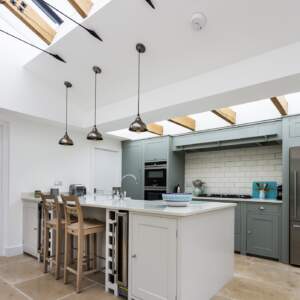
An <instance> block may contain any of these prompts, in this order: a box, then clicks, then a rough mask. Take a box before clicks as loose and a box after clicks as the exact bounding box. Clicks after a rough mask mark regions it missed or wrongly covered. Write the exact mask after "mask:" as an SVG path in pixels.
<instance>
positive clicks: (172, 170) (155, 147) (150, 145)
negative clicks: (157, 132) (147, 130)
mask: <svg viewBox="0 0 300 300" xmlns="http://www.w3.org/2000/svg"><path fill="white" fill-rule="evenodd" d="M172 141H173V138H172V137H170V136H164V137H155V138H151V139H146V140H139V141H124V142H123V143H122V176H124V175H126V174H133V175H135V176H136V177H137V178H138V184H136V183H135V182H134V180H133V179H132V178H130V177H128V178H126V179H124V180H123V182H122V188H123V190H125V191H126V192H127V195H128V196H129V197H131V198H133V199H144V177H145V175H144V165H145V162H155V161H166V162H167V192H172V191H173V189H174V187H175V186H176V185H177V184H179V185H180V186H181V188H182V191H184V159H185V154H184V153H183V152H182V153H177V152H173V151H172V149H171V148H172Z"/></svg>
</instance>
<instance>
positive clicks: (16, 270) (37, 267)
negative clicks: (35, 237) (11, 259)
mask: <svg viewBox="0 0 300 300" xmlns="http://www.w3.org/2000/svg"><path fill="white" fill-rule="evenodd" d="M41 275H43V272H42V265H41V264H39V263H38V262H37V261H36V260H25V261H20V262H16V263H8V264H3V265H0V278H1V279H3V280H4V281H6V282H8V283H11V284H14V283H18V282H21V281H24V280H30V279H33V278H36V277H38V276H41Z"/></svg>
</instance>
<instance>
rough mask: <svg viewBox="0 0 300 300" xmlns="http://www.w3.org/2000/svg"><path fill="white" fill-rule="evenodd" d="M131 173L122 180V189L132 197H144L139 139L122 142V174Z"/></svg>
mask: <svg viewBox="0 0 300 300" xmlns="http://www.w3.org/2000/svg"><path fill="white" fill-rule="evenodd" d="M126 174H132V175H134V176H135V177H136V178H137V182H135V181H134V179H133V178H132V177H127V178H125V179H124V180H123V181H122V189H123V190H124V191H126V192H127V196H128V197H131V198H132V199H144V195H143V194H144V189H143V186H144V175H143V143H141V142H140V141H135V142H130V143H124V144H123V148H122V175H123V176H124V175H126Z"/></svg>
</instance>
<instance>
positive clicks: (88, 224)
mask: <svg viewBox="0 0 300 300" xmlns="http://www.w3.org/2000/svg"><path fill="white" fill-rule="evenodd" d="M61 197H62V199H63V203H64V211H65V220H66V223H65V254H64V283H65V284H66V283H68V273H73V274H75V275H76V292H77V293H79V292H81V283H82V279H83V277H84V276H85V275H88V274H92V273H96V272H98V271H99V269H98V268H97V234H98V233H104V232H105V223H103V222H100V221H98V220H94V219H84V218H83V213H82V208H81V206H80V201H79V198H78V197H77V196H74V195H71V196H64V195H62V196H61ZM74 217H75V218H77V222H73V223H72V218H73V219H74ZM74 236H75V237H76V238H77V257H76V265H77V267H76V269H75V267H73V266H72V265H71V264H70V257H71V254H70V250H71V237H74ZM90 236H93V241H94V249H93V258H92V261H93V269H91V270H90V269H89V265H90V253H89V251H90V247H89V237H90ZM84 243H86V247H85V255H84ZM83 266H86V267H87V268H86V270H85V271H84V270H83Z"/></svg>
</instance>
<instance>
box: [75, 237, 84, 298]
mask: <svg viewBox="0 0 300 300" xmlns="http://www.w3.org/2000/svg"><path fill="white" fill-rule="evenodd" d="M83 242H84V236H83V235H80V234H79V235H78V245H77V276H76V292H77V293H80V292H81V281H82V258H83Z"/></svg>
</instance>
